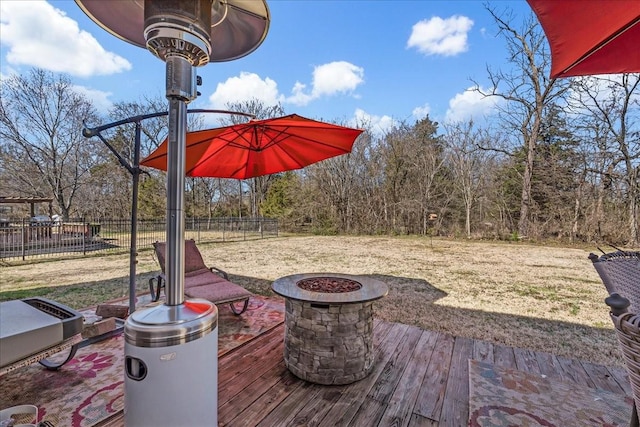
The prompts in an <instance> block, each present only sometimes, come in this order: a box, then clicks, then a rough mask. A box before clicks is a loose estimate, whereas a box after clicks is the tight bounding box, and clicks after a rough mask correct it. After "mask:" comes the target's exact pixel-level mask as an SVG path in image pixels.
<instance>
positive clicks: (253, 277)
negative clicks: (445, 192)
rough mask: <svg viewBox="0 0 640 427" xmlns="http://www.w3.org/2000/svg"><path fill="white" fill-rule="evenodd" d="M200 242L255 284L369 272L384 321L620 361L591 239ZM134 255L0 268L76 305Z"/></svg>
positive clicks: (1, 287) (9, 278)
mask: <svg viewBox="0 0 640 427" xmlns="http://www.w3.org/2000/svg"><path fill="white" fill-rule="evenodd" d="M199 247H200V249H201V252H202V254H203V257H204V259H205V261H206V262H207V264H209V265H212V266H216V267H218V268H222V269H223V270H225V271H227V272H228V273H229V274H230V275H231V278H232V280H234V281H236V282H237V283H239V284H241V285H243V286H245V287H246V288H247V289H249V290H250V291H252V292H254V293H259V294H263V295H273V294H272V292H271V288H270V286H271V282H272V281H273V280H275V279H277V278H278V277H281V276H286V275H289V274H297V273H323V272H328V273H344V274H357V275H370V276H372V277H375V278H378V279H380V280H383V281H385V282H386V283H387V284H388V286H389V289H390V290H389V295H388V296H387V297H386V298H384V299H382V300H380V301H379V302H377V303H376V306H375V315H376V316H377V317H379V318H382V319H384V320H387V321H391V322H400V323H406V324H411V325H416V326H419V327H422V328H425V329H430V330H437V331H443V332H447V333H451V334H453V335H456V336H463V337H469V338H476V339H484V340H487V341H491V342H493V343H499V344H504V345H508V346H516V347H521V348H530V349H534V350H539V351H547V352H550V353H553V354H556V355H561V356H566V357H572V358H576V357H577V358H581V359H586V360H590V361H592V362H595V363H602V364H608V365H612V364H615V365H622V359H621V356H620V354H619V352H618V349H617V343H616V338H615V334H614V331H613V328H612V326H611V321H610V319H609V316H608V310H607V306H606V305H605V304H604V298H605V297H606V295H607V294H606V291H605V289H604V286H603V285H602V282H601V281H600V279H599V277H598V275H597V273H596V272H595V270H594V269H593V267H592V266H591V262H590V261H589V260H588V259H587V255H588V254H589V251H588V250H584V249H577V248H562V247H548V246H536V245H528V244H524V243H517V244H516V243H511V244H510V243H496V242H466V241H454V240H441V239H433V241H431V240H430V239H429V238H420V237H342V236H340V237H324V236H295V237H278V238H271V239H264V240H254V241H246V242H231V243H216V244H209V245H200V246H199ZM594 250H595V248H594ZM128 262H129V259H128V256H107V257H101V258H88V259H79V260H65V261H52V262H45V263H39V264H33V265H24V266H13V267H11V266H10V267H2V268H1V272H2V282H1V283H0V299H9V298H15V297H16V295H17V294H16V292H19V293H20V295H23V294H24V295H25V296H27V295H28V294H29V293H30V292H31V293H32V294H33V293H34V292H38V293H40V294H42V293H43V292H45V291H47V290H51V289H53V290H55V289H56V288H58V289H65V290H67V292H66V293H63V294H62V295H63V297H62V299H63V300H64V301H65V302H67V303H69V304H70V305H72V306H75V307H77V308H80V307H84V306H86V305H90V304H92V303H95V302H94V301H90V300H91V299H90V298H85V297H82V300H81V301H77V299H78V298H79V297H78V295H80V294H81V293H82V292H80V293H79V291H77V289H78V288H82V289H84V292H86V291H87V290H91V289H93V290H94V292H95V291H97V290H98V288H103V290H104V289H107V290H110V289H111V287H113V290H114V292H115V293H116V294H117V295H114V294H109V292H103V293H102V294H100V296H101V298H103V299H102V301H105V300H106V299H111V298H115V297H117V296H126V294H127V289H128V273H129V266H128ZM158 269H159V268H158V265H157V263H156V262H155V260H154V259H153V256H152V252H150V251H145V252H141V253H140V255H139V264H138V266H137V271H138V273H139V277H138V278H137V283H138V288H139V290H141V291H142V290H146V289H147V280H148V278H149V277H151V275H152V274H153V273H154V272H157V271H158ZM74 290H76V291H74ZM52 292H53V291H52ZM45 293H46V292H45ZM89 293H90V292H89ZM107 294H109V295H107ZM56 295H58V294H55V293H54V294H49V297H51V296H54V297H55V296H56ZM74 298H76V299H74ZM58 299H60V297H59V296H58ZM98 302H100V300H98Z"/></svg>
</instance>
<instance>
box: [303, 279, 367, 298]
mask: <svg viewBox="0 0 640 427" xmlns="http://www.w3.org/2000/svg"><path fill="white" fill-rule="evenodd" d="M296 285H298V287H300V288H302V289H304V290H306V291H312V292H329V293H334V294H335V293H340V292H353V291H357V290H358V289H360V288H361V287H362V285H361V284H360V283H359V282H356V281H355V280H351V279H345V278H344V277H310V278H308V279H302V280H299V281H298V282H297V283H296Z"/></svg>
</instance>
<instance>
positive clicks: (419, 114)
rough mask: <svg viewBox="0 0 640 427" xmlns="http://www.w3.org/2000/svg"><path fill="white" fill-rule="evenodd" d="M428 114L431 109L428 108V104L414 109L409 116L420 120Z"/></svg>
mask: <svg viewBox="0 0 640 427" xmlns="http://www.w3.org/2000/svg"><path fill="white" fill-rule="evenodd" d="M430 112H431V107H430V106H429V104H424V105H422V106H420V107H416V108H414V109H413V111H412V112H411V114H413V117H415V118H416V119H417V120H420V119H424V118H425V117H427V116H428V115H429V113H430Z"/></svg>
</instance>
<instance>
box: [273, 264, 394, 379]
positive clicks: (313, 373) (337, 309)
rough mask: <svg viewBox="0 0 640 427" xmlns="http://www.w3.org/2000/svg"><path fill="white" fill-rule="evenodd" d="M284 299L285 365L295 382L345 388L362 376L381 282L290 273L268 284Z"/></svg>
mask: <svg viewBox="0 0 640 427" xmlns="http://www.w3.org/2000/svg"><path fill="white" fill-rule="evenodd" d="M272 289H273V291H274V292H275V293H277V294H279V295H282V296H283V297H284V298H285V305H286V312H285V335H284V362H285V365H286V366H287V368H289V370H290V371H291V372H292V373H293V374H294V375H296V376H297V377H299V378H302V379H303V380H306V381H310V382H313V383H317V384H349V383H352V382H354V381H358V380H360V379H362V378H364V377H366V376H367V375H368V374H369V372H370V371H371V368H372V367H373V362H374V353H373V302H374V301H375V300H377V299H379V298H382V297H383V296H385V295H387V293H388V291H389V289H388V287H387V285H386V284H384V283H383V282H381V281H379V280H375V279H371V278H369V277H362V276H352V275H347V274H335V273H313V274H295V275H292V276H287V277H282V278H280V279H278V280H276V281H275V282H273V285H272Z"/></svg>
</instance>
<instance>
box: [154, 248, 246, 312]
mask: <svg viewBox="0 0 640 427" xmlns="http://www.w3.org/2000/svg"><path fill="white" fill-rule="evenodd" d="M166 246H167V245H166V243H165V242H155V243H154V244H153V247H154V249H155V253H156V256H157V257H158V264H160V268H161V269H162V273H161V274H159V275H157V276H156V277H152V278H151V279H149V289H150V291H151V299H152V301H158V299H160V291H161V290H162V288H163V287H165V284H166V278H165V259H166ZM184 246H185V248H184V293H185V295H186V296H188V297H190V298H203V299H206V300H209V301H211V302H212V303H214V304H216V305H222V304H229V306H230V307H231V311H232V312H233V313H234V314H236V315H240V314H242V313H244V311H245V310H246V309H247V307H248V305H249V298H250V297H251V295H253V294H252V293H251V292H249V291H247V290H246V289H244V288H243V287H242V286H239V285H237V284H235V283H233V282H231V281H229V275H228V274H227V273H226V272H225V271H223V270H220V269H219V268H216V267H207V265H206V264H205V262H204V260H203V259H202V254H201V253H200V251H199V250H198V247H197V246H196V242H195V241H194V240H185V244H184ZM238 303H241V304H242V306H241V308H240V309H238V308H237V307H236V304H238Z"/></svg>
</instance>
